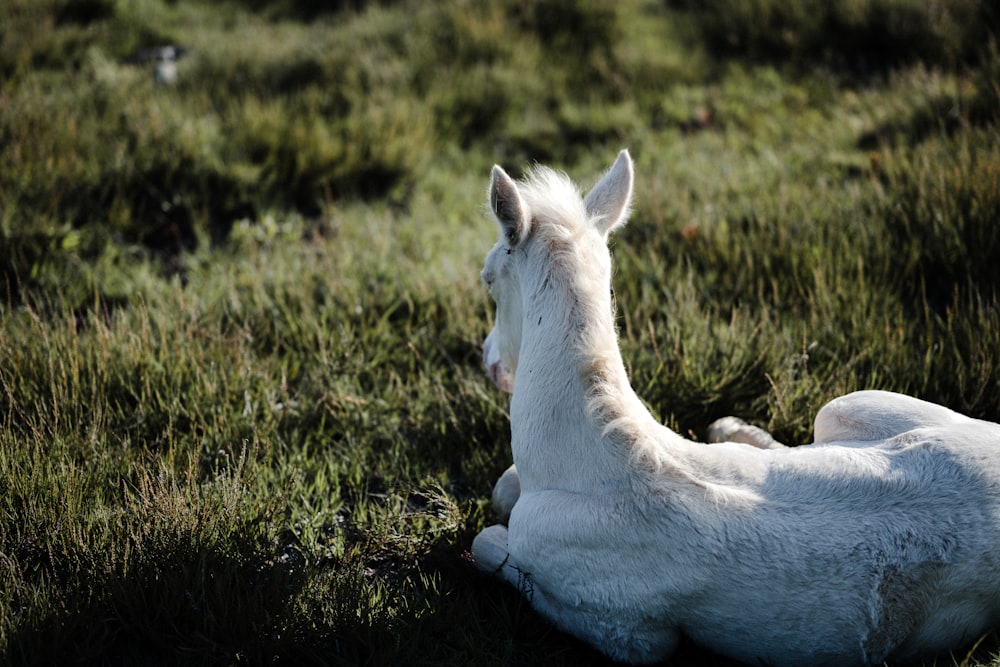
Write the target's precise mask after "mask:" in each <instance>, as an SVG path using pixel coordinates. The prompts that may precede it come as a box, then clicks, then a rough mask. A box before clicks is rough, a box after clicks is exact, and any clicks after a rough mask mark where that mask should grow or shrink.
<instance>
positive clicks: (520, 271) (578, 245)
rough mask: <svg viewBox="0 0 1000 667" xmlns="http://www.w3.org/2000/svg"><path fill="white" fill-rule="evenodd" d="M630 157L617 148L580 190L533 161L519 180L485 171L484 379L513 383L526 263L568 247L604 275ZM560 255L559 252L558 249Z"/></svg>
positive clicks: (621, 219)
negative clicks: (489, 320) (489, 220)
mask: <svg viewBox="0 0 1000 667" xmlns="http://www.w3.org/2000/svg"><path fill="white" fill-rule="evenodd" d="M632 180H633V177H632V159H631V157H629V154H628V151H625V150H623V151H622V152H621V153H619V155H618V159H617V160H616V161H615V163H614V165H613V166H612V167H611V169H610V170H609V171H608V172H607V173H606V174H605V175H604V177H603V178H601V180H600V181H599V182H598V183H597V185H595V186H594V188H593V189H592V190H591V191H590V192H589V193H588V194H587V196H586V197H581V196H580V193H579V191H578V190H577V189H576V186H574V185H573V184H572V183H571V182H570V181H569V179H568V178H567V177H566V176H565V175H564V174H560V173H557V172H555V171H552V170H551V169H547V168H544V167H539V168H537V169H534V170H532V171H531V172H530V174H529V177H528V179H527V180H525V181H523V182H521V183H518V182H515V181H514V180H513V179H512V178H511V177H510V176H508V175H507V172H505V171H504V170H503V169H502V168H501V167H499V166H494V167H493V172H492V175H491V178H490V189H489V207H490V213H491V215H492V217H493V218H494V219H495V220H496V222H497V224H498V225H499V227H500V240H499V241H497V244H496V245H495V246H493V249H492V250H490V252H489V254H487V255H486V263H485V266H484V267H483V272H482V279H483V282H484V283H485V284H486V287H487V289H489V293H490V296H491V297H493V301H494V302H495V303H496V305H497V310H496V319H495V322H494V325H493V330H492V331H491V332H490V334H489V335H488V336H487V337H486V341H485V342H484V344H483V361H484V363H485V364H486V367H487V369H488V372H489V376H490V379H492V380H493V382H494V383H496V385H497V386H498V387H499V388H500V389H502V390H504V391H507V392H512V391H514V376H515V374H516V372H517V361H518V355H519V352H520V349H521V336H522V328H523V320H524V307H525V303H524V297H525V296H526V295H530V294H531V293H533V292H534V291H536V290H537V289H538V285H535V284H533V282H538V280H539V276H540V275H543V273H539V271H537V270H536V271H532V270H530V269H531V268H536V269H537V268H539V267H541V266H542V265H543V264H544V263H545V262H546V261H549V260H550V259H551V257H552V256H553V255H554V254H556V253H558V252H560V251H566V250H567V249H569V248H570V247H571V248H572V251H573V254H575V255H576V256H578V257H579V258H580V259H581V261H582V263H583V265H582V266H581V267H579V268H577V271H578V273H581V274H586V275H581V276H579V277H580V278H584V279H588V280H589V279H599V280H601V281H602V284H603V287H602V289H604V290H607V284H608V281H609V280H610V272H611V266H610V259H609V258H608V253H607V238H608V235H609V234H610V233H611V232H612V231H614V230H615V229H617V228H618V227H620V226H622V225H624V224H625V220H626V219H627V217H628V208H629V202H630V201H631V198H632ZM563 254H564V255H565V254H566V253H565V252H563Z"/></svg>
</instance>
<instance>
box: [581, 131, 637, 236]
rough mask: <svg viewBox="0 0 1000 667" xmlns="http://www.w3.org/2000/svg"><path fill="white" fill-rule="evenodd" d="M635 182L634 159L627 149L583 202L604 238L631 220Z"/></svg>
mask: <svg viewBox="0 0 1000 667" xmlns="http://www.w3.org/2000/svg"><path fill="white" fill-rule="evenodd" d="M632 180H633V175H632V158H631V157H630V156H629V154H628V150H627V149H626V150H623V151H622V152H621V153H619V154H618V159H617V160H615V163H614V165H612V166H611V169H610V170H608V173H606V174H605V175H604V177H603V178H601V180H600V181H598V183H597V185H595V186H594V187H593V189H592V190H591V191H590V192H588V193H587V196H586V197H585V198H584V200H583V204H584V206H586V208H587V215H589V216H590V218H591V220H593V221H594V224H595V225H597V229H598V230H599V231H600V232H601V233H602V234H604V235H605V236H607V235H608V234H610V233H611V232H612V231H614V230H615V229H617V228H618V227H621V226H622V225H624V224H625V221H626V220H627V219H628V213H629V204H630V203H631V201H632Z"/></svg>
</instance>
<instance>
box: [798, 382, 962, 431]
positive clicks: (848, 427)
mask: <svg viewBox="0 0 1000 667" xmlns="http://www.w3.org/2000/svg"><path fill="white" fill-rule="evenodd" d="M962 418H963V417H962V415H959V414H958V413H956V412H953V411H951V410H949V409H948V408H946V407H944V406H942V405H937V404H935V403H928V402H927V401H922V400H920V399H919V398H913V397H912V396H904V395H903V394H895V393H892V392H888V391H874V390H869V391H856V392H853V393H851V394H847V395H845V396H840V397H838V398H835V399H833V400H832V401H830V402H829V403H827V404H826V405H824V406H823V407H822V408H820V410H819V412H817V413H816V421H815V426H814V438H815V441H816V442H843V441H851V440H854V441H863V442H869V441H875V440H885V439H886V438H891V437H893V436H896V435H899V434H900V433H905V432H906V431H911V430H913V429H915V428H920V427H925V426H941V425H945V424H950V423H954V422H955V421H956V420H961V419H962Z"/></svg>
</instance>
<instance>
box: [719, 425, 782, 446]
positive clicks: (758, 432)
mask: <svg viewBox="0 0 1000 667" xmlns="http://www.w3.org/2000/svg"><path fill="white" fill-rule="evenodd" d="M708 441H709V442H741V443H744V444H747V445H752V446H753V447H757V448H758V449H781V448H783V447H784V446H785V445H783V444H781V443H780V442H778V441H777V440H775V439H774V437H773V436H772V435H771V434H770V433H768V432H767V431H765V430H764V429H762V428H760V427H759V426H753V425H751V424H748V423H746V422H745V421H743V420H742V419H739V418H738V417H723V418H722V419H716V420H715V421H714V422H712V423H711V424H710V425H709V427H708Z"/></svg>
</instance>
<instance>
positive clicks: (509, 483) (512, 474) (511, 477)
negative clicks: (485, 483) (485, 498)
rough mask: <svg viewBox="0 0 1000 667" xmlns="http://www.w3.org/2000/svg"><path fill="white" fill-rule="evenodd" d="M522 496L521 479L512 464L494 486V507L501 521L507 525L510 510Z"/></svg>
mask: <svg viewBox="0 0 1000 667" xmlns="http://www.w3.org/2000/svg"><path fill="white" fill-rule="evenodd" d="M520 497H521V480H520V479H519V478H518V476H517V468H516V467H515V466H511V467H509V468H507V470H505V471H504V473H503V474H502V475H500V479H498V480H497V483H496V485H495V486H494V487H493V509H494V510H495V511H496V513H497V515H498V516H499V517H500V523H502V524H504V525H507V520H508V519H510V511H511V510H512V509H514V503H516V502H517V499H518V498H520Z"/></svg>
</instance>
